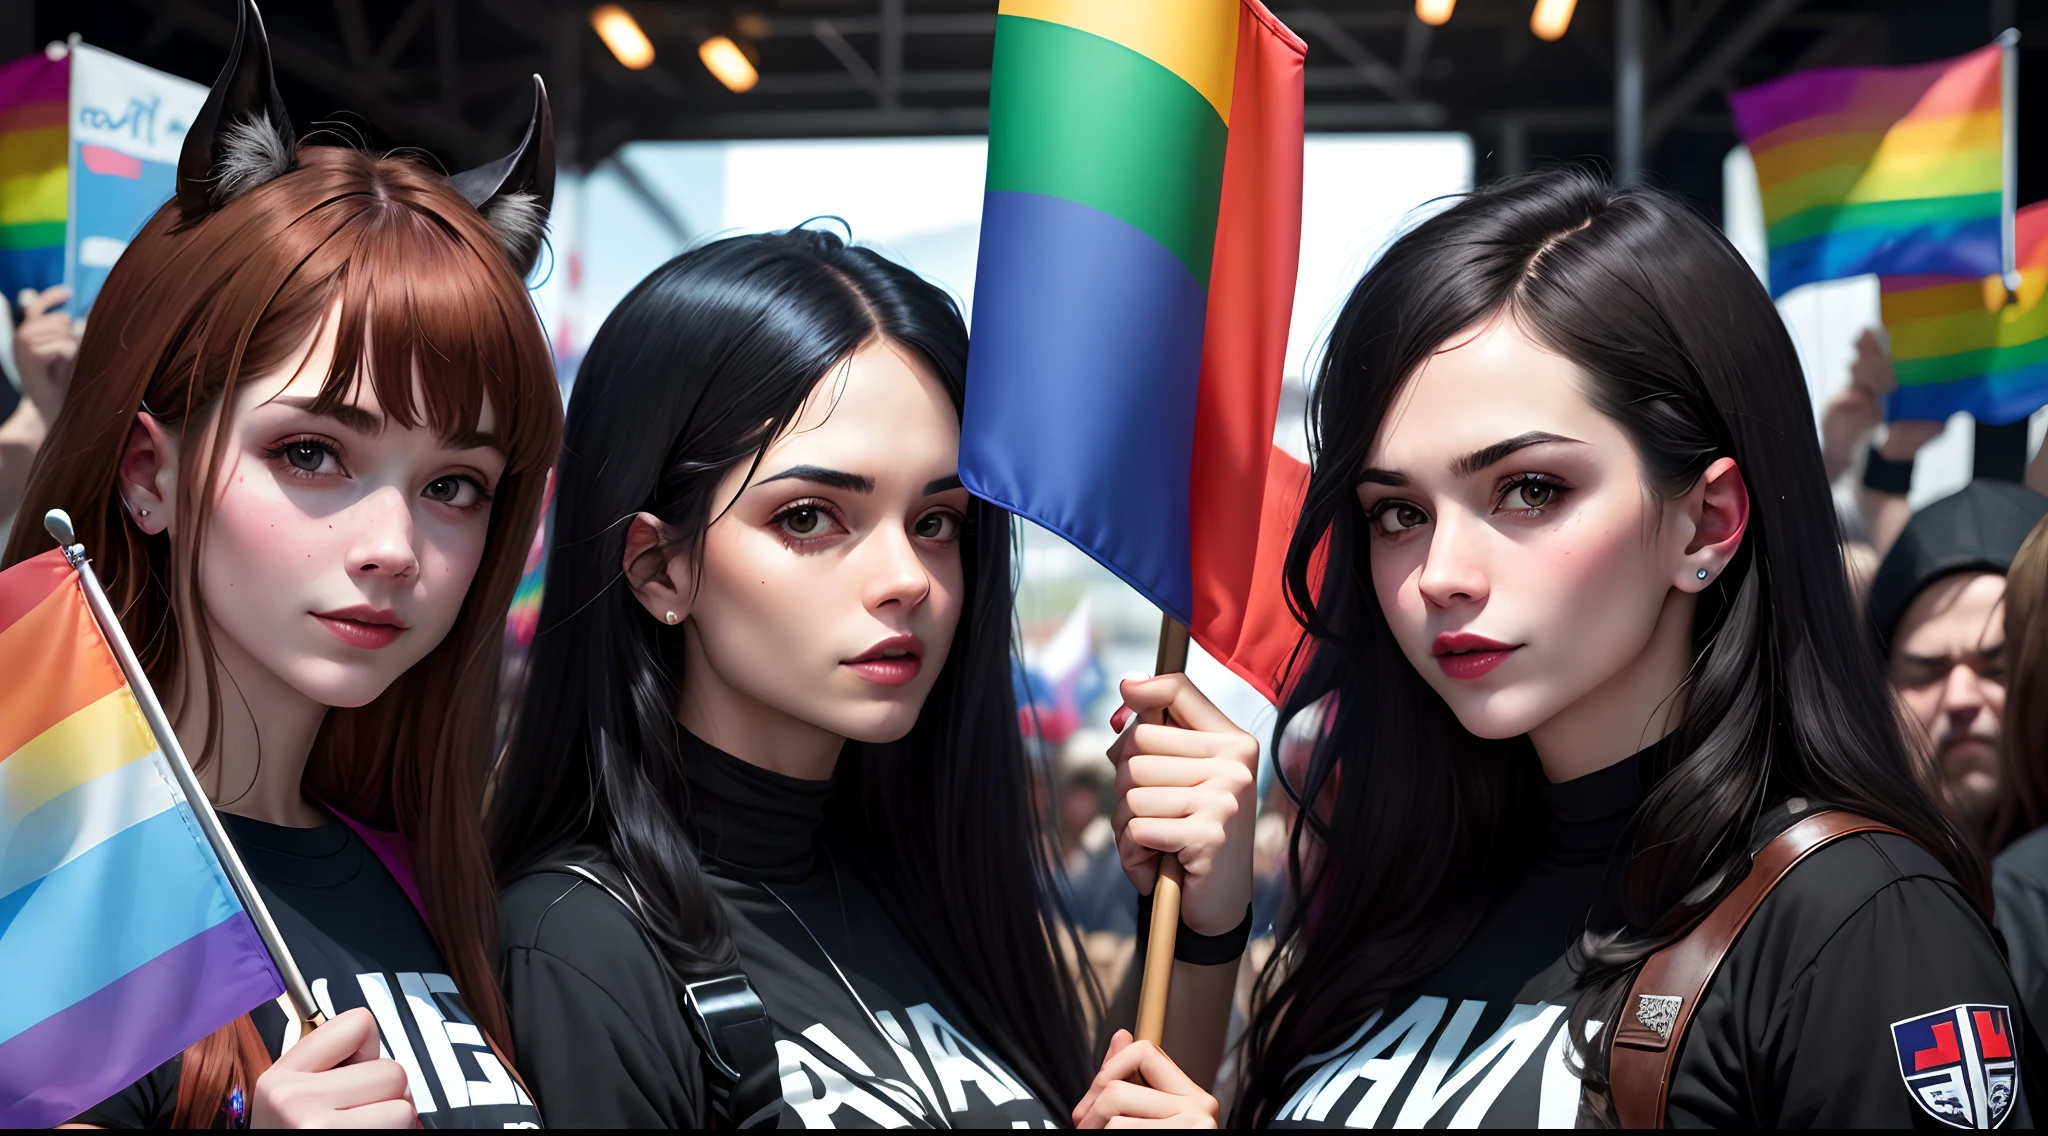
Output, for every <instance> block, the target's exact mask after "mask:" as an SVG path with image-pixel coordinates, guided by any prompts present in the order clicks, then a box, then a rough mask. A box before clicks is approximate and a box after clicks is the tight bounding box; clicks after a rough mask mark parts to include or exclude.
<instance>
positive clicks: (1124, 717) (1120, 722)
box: [1109, 706, 1131, 734]
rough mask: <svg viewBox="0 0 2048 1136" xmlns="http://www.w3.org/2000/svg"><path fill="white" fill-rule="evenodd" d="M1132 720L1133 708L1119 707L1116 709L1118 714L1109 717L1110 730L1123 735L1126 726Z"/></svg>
mask: <svg viewBox="0 0 2048 1136" xmlns="http://www.w3.org/2000/svg"><path fill="white" fill-rule="evenodd" d="M1130 720H1131V708H1130V707H1128V706H1119V707H1117V708H1116V713H1114V714H1111V715H1110V716H1109V728H1110V729H1111V730H1113V731H1115V732H1117V733H1119V734H1121V733H1123V732H1124V724H1125V723H1127V722H1129V721H1130Z"/></svg>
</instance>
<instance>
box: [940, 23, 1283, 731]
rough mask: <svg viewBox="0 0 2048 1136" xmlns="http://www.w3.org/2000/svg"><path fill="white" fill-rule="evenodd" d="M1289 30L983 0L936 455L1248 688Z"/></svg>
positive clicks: (1273, 625) (1268, 645)
mask: <svg viewBox="0 0 2048 1136" xmlns="http://www.w3.org/2000/svg"><path fill="white" fill-rule="evenodd" d="M1304 55H1305V48H1304V47H1303V45H1302V42H1301V41H1300V40H1299V39H1297V38H1296V37H1295V36H1294V34H1293V33H1292V32H1290V31H1288V30H1287V29H1286V28H1285V27H1284V26H1282V25H1281V24H1280V23H1279V21H1277V20H1275V19H1274V18H1273V16H1272V15H1271V14H1270V13H1268V12H1267V11H1266V9H1265V8H1264V7H1263V6H1262V5H1260V4H1259V3H1258V0H1113V2H1103V0H1002V5H1001V7H1000V9H999V11H998V15H997V17H996V49H995V70H994V83H993V86H992V88H991V90H990V92H989V156H988V186H987V197H986V200H985V203H984V205H983V210H982V223H981V255H980V264H979V266H978V268H977V269H976V276H975V291H974V338H973V342H972V348H971V351H970V354H969V356H968V361H967V406H966V414H965V422H964V425H963V426H962V430H961V439H960V476H961V480H962V481H963V482H965V484H966V485H967V487H968V488H969V489H970V490H972V491H973V492H974V493H976V494H977V495H979V496H981V497H983V498H985V499H987V500H990V501H993V502H995V503H996V504H998V505H1001V506H1003V507H1004V508H1007V509H1009V510H1010V511H1012V512H1014V513H1017V514H1019V515H1020V516H1023V517H1026V518H1029V519H1030V520H1032V521H1035V522H1037V523H1038V524H1040V525H1043V526H1044V527H1046V528H1049V529H1051V530H1052V531H1054V532H1056V533H1059V534H1060V535H1061V536H1063V537H1065V538H1066V539H1067V540H1069V541H1071V542H1073V543H1074V544H1075V545H1077V546H1079V547H1080V548H1081V549H1082V550H1083V551H1085V552H1087V553H1088V554H1089V555H1091V556H1093V557H1095V559H1097V560H1098V561H1100V562H1102V564H1103V565H1104V566H1106V567H1108V568H1109V569H1110V570H1111V571H1113V572H1115V573H1116V574H1117V575H1119V576H1121V577H1122V578H1123V579H1124V581H1125V582H1126V583H1128V584H1130V585H1131V586H1132V587H1133V588H1136V589H1137V590H1138V591H1139V592H1140V593H1142V594H1144V596H1145V597H1146V598H1147V599H1149V600H1151V601H1152V602H1153V603H1155V604H1157V605H1158V606H1159V607H1160V608H1162V609H1163V610H1165V611H1166V612H1168V613H1169V614H1171V615H1172V616H1173V617H1174V618H1176V619H1179V620H1180V621H1182V622H1183V623H1186V624H1187V625H1188V627H1189V630H1190V631H1191V632H1192V633H1193V636H1194V639H1195V641H1196V642H1198V643H1200V644H1201V645H1202V646H1203V648H1205V649H1206V650H1207V651H1208V652H1209V653H1210V654H1211V655H1214V656H1215V657H1216V658H1217V659H1219V660H1221V661H1223V662H1224V663H1226V664H1227V665H1229V666H1230V667H1231V669H1233V670H1235V671H1236V672H1237V673H1238V674H1240V675H1242V676H1243V677H1244V678H1245V679H1246V680H1247V681H1248V682H1250V683H1252V685H1254V686H1255V687H1257V688H1259V689H1260V690H1261V691H1262V692H1263V693H1265V694H1266V695H1267V696H1268V697H1269V698H1270V697H1274V696H1275V695H1276V694H1277V692H1278V690H1279V685H1280V681H1281V671H1282V670H1283V669H1284V667H1285V665H1286V663H1287V660H1288V658H1289V655H1290V654H1291V652H1292V651H1293V650H1294V648H1295V645H1296V644H1297V643H1298V642H1299V640H1300V636H1301V628H1300V627H1299V626H1298V625H1297V624H1296V623H1295V622H1294V620H1293V617H1292V616H1291V615H1290V614H1289V613H1288V611H1287V610H1286V606H1285V601H1284V597H1283V595H1282V592H1281V588H1280V561H1281V558H1282V557H1283V556H1284V554H1285V552H1286V545H1287V538H1288V535H1289V531H1290V530H1291V528H1292V525H1293V521H1294V518H1295V516H1296V515H1297V510H1296V505H1297V503H1298V501H1299V497H1300V493H1301V490H1302V488H1303V486H1304V485H1305V482H1306V469H1305V467H1303V466H1302V465H1301V463H1299V462H1297V461H1295V460H1294V459H1293V458H1290V457H1288V456H1287V455H1286V454H1285V453H1282V452H1280V451H1278V450H1276V449H1275V448H1274V447H1273V419H1274V415H1275V413H1276V412H1277V410H1278V406H1279V398H1280V379H1281V368H1282V364H1283V362H1284V360H1285V355H1286V350H1287V324H1288V316H1289V313H1290V311H1291V310H1292V307H1293V301H1294V278H1295V269H1296V262H1297V259H1298V257H1299V255H1300V247H1301V162H1302V157H1301V155H1302V61H1303V58H1304Z"/></svg>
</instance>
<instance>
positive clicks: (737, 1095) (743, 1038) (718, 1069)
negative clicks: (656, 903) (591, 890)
mask: <svg viewBox="0 0 2048 1136" xmlns="http://www.w3.org/2000/svg"><path fill="white" fill-rule="evenodd" d="M537 870H538V871H553V872H565V873H567V874H569V875H573V876H577V877H579V878H581V879H583V880H584V881H586V882H588V883H591V884H595V885H596V886H597V887H598V888H600V889H601V890H603V891H604V893H605V894H606V895H609V896H611V897H612V898H613V899H615V900H617V901H618V902H619V906H621V907H623V908H625V909H626V911H627V913H628V914H630V915H632V917H633V925H634V926H636V927H638V928H640V934H641V935H642V936H643V937H645V938H646V939H647V944H648V946H649V948H650V949H653V948H654V938H653V936H651V935H649V934H648V932H647V920H646V917H645V916H644V915H642V914H641V910H640V896H639V894H638V893H637V892H635V891H633V884H632V881H630V880H624V879H622V880H621V882H622V883H623V884H624V885H625V890H623V891H622V890H621V889H620V888H619V887H617V886H614V885H613V883H612V881H610V880H608V879H606V878H605V875H604V873H603V872H602V871H601V869H600V866H599V865H596V864H575V863H561V864H549V865H546V866H544V867H542V868H539V869H537ZM629 896H630V898H629ZM656 957H657V958H658V957H660V954H659V952H658V951H657V952H656ZM678 1002H679V1004H680V1006H681V1009H682V1011H683V1020H684V1021H686V1022H688V1023H689V1026H690V1036H692V1037H693V1038H695V1039H696V1041H697V1051H698V1052H699V1053H700V1054H702V1055H703V1063H704V1084H705V1086H706V1087H707V1088H709V1089H710V1091H711V1114H712V1118H713V1119H714V1121H715V1122H716V1123H717V1126H718V1127H721V1128H774V1127H776V1125H777V1124H778V1123H779V1122H780V1121H781V1119H782V1071H781V1063H780V1061H779V1060H778V1059H777V1057H776V1053H775V1030H774V1027H773V1026H771V1025H770V1024H769V1021H768V1009H767V1007H766V1006H763V1005H762V1004H761V996H760V995H759V994H756V993H755V992H754V984H753V983H752V982H750V981H748V980H747V976H746V972H744V971H742V970H740V969H739V968H738V967H737V966H735V967H734V968H733V970H732V972H731V973H729V974H721V975H716V976H714V977H711V978H706V979H700V980H698V981H696V982H692V983H689V984H688V985H686V986H684V987H683V991H682V997H681V998H680V999H678Z"/></svg>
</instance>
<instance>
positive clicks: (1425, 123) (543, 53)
mask: <svg viewBox="0 0 2048 1136" xmlns="http://www.w3.org/2000/svg"><path fill="white" fill-rule="evenodd" d="M1629 2H1630V0H1582V2H1581V4H1580V12H1579V15H1578V17H1577V18H1576V21H1575V24H1574V26H1573V28H1572V30H1571V32H1570V33H1569V34H1568V35H1567V37H1566V42H1565V44H1560V45H1542V44H1537V43H1536V42H1535V40H1534V37H1533V36H1531V35H1530V33H1529V31H1528V28H1527V20H1528V15H1527V12H1528V4H1529V0H1463V2H1462V3H1460V4H1459V5H1458V10H1457V13H1456V15H1455V16H1454V18H1453V20H1452V22H1451V23H1450V24H1449V25H1447V26H1446V27H1444V28H1440V29H1439V28H1431V27H1429V26H1427V25H1425V24H1423V23H1421V22H1420V21H1419V20H1417V19H1415V18H1414V16H1413V14H1412V7H1411V5H1410V4H1409V3H1408V2H1407V0H1293V2H1289V0H1274V2H1273V7H1274V11H1275V15H1277V16H1279V17H1280V19H1281V20H1283V21H1284V22H1286V23H1287V24H1288V26H1290V27H1292V28H1293V29H1295V31H1297V32H1298V33H1300V34H1301V35H1302V37H1303V38H1304V39H1305V40H1306V41H1307V42H1308V43H1309V49H1310V54H1309V64H1308V68H1307V75H1306V81H1307V88H1308V110H1307V121H1308V125H1309V127H1310V129H1321V130H1432V129H1464V130H1470V131H1473V132H1475V133H1478V134H1482V135H1490V136H1491V137H1490V138H1487V139H1484V140H1483V141H1482V145H1483V146H1484V147H1485V148H1487V149H1492V148H1494V143H1497V144H1498V148H1499V149H1500V150H1501V151H1502V167H1503V168H1505V169H1509V170H1512V169H1516V168H1520V166H1521V164H1522V163H1523V162H1524V161H1526V154H1527V152H1528V146H1529V142H1528V135H1529V132H1531V131H1537V132H1577V133H1594V134H1597V133H1600V132H1604V131H1608V130H1611V129H1612V128H1613V124H1614V121H1615V113H1616V112H1615V104H1614V101H1613V95H1612V91H1613V82H1614V74H1615V72H1614V54H1613V53H1614V49H1615V44H1616V42H1617V41H1616V38H1615V34H1614V24H1613V21H1614V16H1615V12H1616V7H1615V6H1616V5H1617V4H1626V3H1629ZM1881 2H1882V0H1862V2H1860V3H1859V2H1857V0H1744V2H1742V3H1730V2H1729V0H1635V3H1637V4H1639V5H1640V9H1639V10H1640V11H1641V12H1642V27H1641V29H1640V36H1639V39H1640V42H1641V45H1642V67H1641V74H1642V76H1643V89H1644V105H1643V109H1642V148H1643V151H1644V152H1649V151H1651V150H1653V149H1654V148H1655V146H1656V144H1657V142H1658V141H1659V139H1660V138H1661V137H1662V136H1663V135H1665V134H1667V133H1669V132H1670V131H1672V130H1674V129H1675V130H1716V131H1723V132H1725V131H1726V130H1727V126H1728V119H1727V114H1726V111H1725V107H1724V106H1722V105H1719V104H1716V103H1712V102H1709V101H1708V96H1709V95H1712V94H1714V93H1716V92H1718V91H1721V90H1724V89H1726V88H1727V87H1728V86H1729V85H1730V84H1731V82H1733V81H1734V79H1735V78H1736V77H1737V72H1738V71H1741V70H1743V69H1744V67H1745V66H1746V65H1749V64H1750V63H1751V61H1752V57H1753V56H1754V55H1755V53H1756V51H1757V48H1758V46H1759V44H1761V43H1762V42H1763V41H1764V40H1765V39H1766V37H1769V36H1771V35H1772V34H1773V33H1775V32H1779V31H1781V30H1784V29H1787V28H1792V29H1801V30H1804V31H1806V32H1807V33H1808V35H1807V36H1806V37H1805V39H1804V41H1803V42H1802V44H1801V45H1800V46H1799V49H1798V50H1797V51H1796V52H1795V53H1794V55H1796V56H1797V59H1798V60H1808V61H1812V62H1826V61H1828V59H1829V57H1830V56H1831V55H1832V54H1834V53H1837V52H1839V51H1841V50H1842V49H1843V48H1844V46H1845V45H1849V44H1852V43H1854V42H1856V40H1857V37H1859V36H1861V35H1863V34H1864V33H1865V32H1867V31H1868V30H1869V29H1870V28H1871V26H1872V24H1873V23H1874V22H1875V21H1876V20H1877V19H1878V17H1877V15H1876V14H1875V12H1876V9H1877V7H1878V5H1880V4H1881ZM126 3H127V5H128V7H130V8H136V9H141V10H143V11H146V12H149V13H152V14H153V15H154V16H155V20H154V21H153V22H152V26H151V28H150V30H149V32H148V38H149V39H151V40H152V41H157V42H161V41H162V40H164V39H165V38H166V37H170V36H175V35H177V34H179V33H186V34H189V35H190V36H192V37H196V38H197V39H198V40H199V41H201V42H204V43H206V44H209V45H212V46H213V47H216V48H223V49H224V48H225V47H226V45H227V43H228V41H229V37H230V36H231V35H232V33H233V30H234V24H233V16H232V10H231V8H230V7H229V5H228V4H227V3H225V2H224V0H126ZM588 7H589V5H588V4H587V3H583V2H571V0H308V2H306V3H304V4H303V6H295V7H292V8H290V9H289V10H288V11H285V10H280V11H279V12H278V14H277V16H276V17H274V18H273V21H272V22H273V24H274V25H275V26H274V27H273V28H272V42H273V46H274V50H275V51H276V53H277V55H276V58H277V63H278V67H279V69H280V71H281V72H283V73H284V74H285V75H287V76H289V77H290V78H292V79H295V80H297V81H298V82H300V83H302V84H305V85H308V86H311V87H313V88H317V89H318V90H319V91H321V92H323V93H325V94H327V95H329V96H331V97H332V99H333V105H338V106H341V107H345V108H347V109H348V110H349V111H352V112H355V113H357V114H360V115H361V116H363V117H364V118H365V119H367V120H368V122H369V123H371V124H373V125H374V126H375V127H376V129H378V130H380V131H382V132H383V133H385V134H387V135H389V136H390V137H391V138H393V139H395V140H399V141H402V142H405V143H409V144H417V145H422V146H425V147H428V148H431V149H433V150H435V151H436V152H438V153H439V154H440V155H441V157H442V158H443V160H444V161H448V162H450V163H456V162H460V163H471V162H476V161H480V160H483V159H485V158H487V157H489V156H490V155H493V154H495V153H497V152H499V151H501V150H503V149H504V148H505V147H506V146H507V145H509V144H510V142H511V141H512V139H511V134H512V133H513V132H514V131H516V130H517V129H518V127H519V125H520V124H521V123H522V122H523V121H524V115H525V105H524V99H523V98H522V97H520V91H521V89H522V88H521V84H522V83H523V81H524V78H525V76H526V75H528V74H530V73H532V72H535V71H538V72H540V73H541V74H543V75H544V76H546V77H547V79H548V83H549V89H550V92H551V94H552V95H553V97H554V99H555V102H556V121H557V124H558V130H559V132H560V133H561V135H562V136H563V146H562V151H563V156H564V158H565V160H568V161H570V162H572V163H581V164H589V163H591V162H596V161H602V160H603V159H604V158H605V157H606V156H608V155H609V154H610V153H611V152H612V151H613V150H615V149H616V148H617V147H618V146H619V145H621V144H623V143H624V142H627V141H630V140H633V139H636V138H659V137H725V138H731V137H765V136H801V135H871V134H932V133H969V132H978V131H981V130H984V129H986V127H987V122H988V111H987V94H988V89H989V72H988V59H989V56H990V53H991V51H992V41H993V36H994V32H995V26H996V16H995V14H994V11H993V9H994V7H995V0H736V2H725V0H631V2H628V3H626V7H627V9H628V10H629V11H631V12H633V13H634V15H635V17H636V18H637V19H638V20H639V21H640V22H641V23H642V25H643V26H644V27H645V28H646V30H647V32H648V34H649V36H650V37H651V38H652V39H653V40H654V42H655V43H656V45H657V48H658V51H657V61H656V62H655V63H654V64H653V65H652V66H650V67H647V68H646V69H644V70H640V71H629V70H627V69H626V68H624V67H623V66H621V65H619V64H618V63H617V62H616V61H615V60H614V59H612V58H611V56H610V55H609V54H608V53H606V51H605V49H604V48H603V47H602V46H601V45H600V44H599V43H598V41H597V39H596V37H595V36H594V34H593V33H592V32H591V29H590V26H589V23H588V20H587V9H588ZM144 22H147V21H144ZM740 28H744V29H745V30H744V33H742V32H741V31H739V30H737V29H740ZM714 33H726V34H732V35H734V36H735V38H736V39H739V40H740V41H741V42H743V43H744V44H746V45H747V50H748V51H749V52H751V53H753V54H755V55H756V56H757V57H759V58H760V61H761V68H760V69H761V78H760V82H759V85H758V86H757V87H756V88H755V89H754V90H753V91H752V92H750V93H748V94H746V95H733V94H730V93H729V92H726V91H724V90H722V89H720V88H718V87H717V86H716V85H715V84H714V83H712V82H711V81H710V79H709V77H708V76H707V75H705V74H703V73H702V71H701V68H699V66H698V64H697V60H696V59H695V58H694V49H695V44H696V42H698V41H699V40H701V39H702V38H703V37H704V36H705V35H708V34H714ZM485 42H488V43H489V44H490V48H489V49H488V50H480V49H479V48H478V44H479V43H485ZM1573 43H1576V45H1577V46H1576V47H1572V46H1568V45H1570V44H1573ZM108 46H110V47H112V48H113V49H115V50H120V49H121V45H120V44H109V45H108ZM1560 48H1562V49H1563V50H1560ZM188 54H189V51H188ZM1496 61H1497V62H1496ZM1754 69H1755V68H1754V67H1753V66H1750V67H1749V71H1750V72H1753V71H1754ZM1524 73H1526V74H1528V75H1529V76H1530V77H1529V78H1528V79H1526V80H1522V81H1520V83H1519V85H1516V83H1517V77H1518V76H1520V75H1522V74H1524ZM1741 77H1742V79H1743V81H1755V79H1756V78H1758V77H1759V76H1757V75H1755V74H1753V73H1745V74H1744V75H1742V76H1741ZM1523 104H1534V105H1523Z"/></svg>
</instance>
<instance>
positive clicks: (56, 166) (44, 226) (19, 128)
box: [0, 51, 71, 302]
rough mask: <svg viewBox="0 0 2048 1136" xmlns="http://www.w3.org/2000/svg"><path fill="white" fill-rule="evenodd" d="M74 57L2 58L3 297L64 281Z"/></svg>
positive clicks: (0, 194)
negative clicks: (68, 122) (68, 118)
mask: <svg viewBox="0 0 2048 1136" xmlns="http://www.w3.org/2000/svg"><path fill="white" fill-rule="evenodd" d="M70 99H71V60H70V57H69V56H68V55H67V56H65V57H62V58H58V59H51V58H49V57H48V56H47V55H45V54H44V53H42V52H40V51H38V52H36V53H35V54H33V55H24V56H22V57H21V58H20V59H16V60H13V61H11V62H9V63H7V64H5V65H0V296H4V297H6V298H7V299H8V300H9V301H10V302H11V301H12V300H13V299H14V297H15V296H17V295H19V294H20V293H21V290H22V289H23V288H36V289H43V288H48V287H51V286H53V285H57V284H62V283H63V282H64V218H65V206H66V200H67V198H66V196H65V195H66V193H67V189H66V186H67V182H68V177H69V157H68V154H67V150H66V141H65V139H66V131H65V126H64V123H65V118H66V116H67V115H68V114H69V110H70V105H71V104H70Z"/></svg>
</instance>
